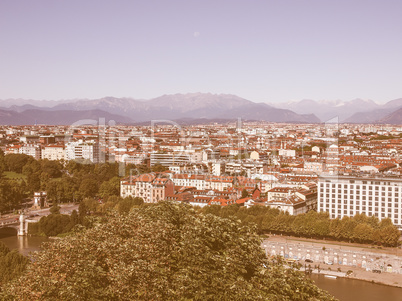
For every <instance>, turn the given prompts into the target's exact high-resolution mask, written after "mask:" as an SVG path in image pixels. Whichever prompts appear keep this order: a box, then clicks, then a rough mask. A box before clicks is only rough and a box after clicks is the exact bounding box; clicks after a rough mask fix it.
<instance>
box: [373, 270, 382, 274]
mask: <svg viewBox="0 0 402 301" xmlns="http://www.w3.org/2000/svg"><path fill="white" fill-rule="evenodd" d="M373 273H377V274H381V270H373Z"/></svg>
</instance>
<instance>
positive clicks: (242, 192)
mask: <svg viewBox="0 0 402 301" xmlns="http://www.w3.org/2000/svg"><path fill="white" fill-rule="evenodd" d="M249 196H250V194H249V193H248V191H247V190H246V189H245V188H244V189H243V190H242V191H241V198H242V199H244V198H247V197H249Z"/></svg>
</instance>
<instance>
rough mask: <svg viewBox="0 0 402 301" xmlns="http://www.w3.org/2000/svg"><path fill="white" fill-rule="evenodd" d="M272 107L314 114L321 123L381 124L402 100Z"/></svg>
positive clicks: (308, 100)
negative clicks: (383, 102)
mask: <svg viewBox="0 0 402 301" xmlns="http://www.w3.org/2000/svg"><path fill="white" fill-rule="evenodd" d="M272 105H274V106H276V107H277V108H282V109H290V110H293V111H294V112H295V113H298V114H306V113H310V114H315V115H316V116H317V117H318V118H320V120H321V121H322V122H327V121H330V120H334V119H335V120H337V121H338V122H341V123H383V120H386V117H387V116H388V115H390V114H392V113H394V112H395V111H397V110H398V109H399V108H401V107H402V98H398V99H394V100H391V101H389V102H387V103H385V104H378V103H376V102H374V101H372V100H363V99H354V100H351V101H346V102H345V101H340V100H335V101H325V100H324V101H315V100H310V99H304V100H301V101H298V102H286V103H280V104H272ZM390 120H391V119H390Z"/></svg>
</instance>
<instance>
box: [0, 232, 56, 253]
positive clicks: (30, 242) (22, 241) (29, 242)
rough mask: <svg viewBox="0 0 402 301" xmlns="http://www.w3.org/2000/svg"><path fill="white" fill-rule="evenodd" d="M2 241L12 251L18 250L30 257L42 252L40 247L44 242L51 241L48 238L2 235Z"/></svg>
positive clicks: (0, 238) (0, 236) (0, 237)
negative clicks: (36, 252) (31, 254)
mask: <svg viewBox="0 0 402 301" xmlns="http://www.w3.org/2000/svg"><path fill="white" fill-rule="evenodd" d="M0 241H1V242H3V243H4V244H5V245H6V246H7V247H9V248H10V249H11V250H13V249H18V251H20V253H22V254H24V255H25V256H29V253H30V252H34V251H40V245H41V244H42V243H43V242H47V241H49V239H48V238H46V237H36V236H30V237H27V236H2V235H0Z"/></svg>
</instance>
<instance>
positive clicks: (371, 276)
mask: <svg viewBox="0 0 402 301" xmlns="http://www.w3.org/2000/svg"><path fill="white" fill-rule="evenodd" d="M322 266H324V264H322ZM320 267H321V264H320ZM300 270H301V271H304V268H301V269H300ZM347 270H348V271H349V270H350V271H352V273H351V274H349V275H347V271H345V272H343V271H342V272H336V271H333V270H326V269H322V268H320V269H319V270H318V269H312V270H311V272H312V273H313V274H317V275H328V276H332V277H337V278H338V277H340V278H349V279H355V280H362V281H367V282H371V283H376V284H382V285H388V286H393V287H399V288H402V275H401V274H395V273H381V274H376V273H373V272H371V271H366V270H364V269H362V268H358V267H347Z"/></svg>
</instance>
